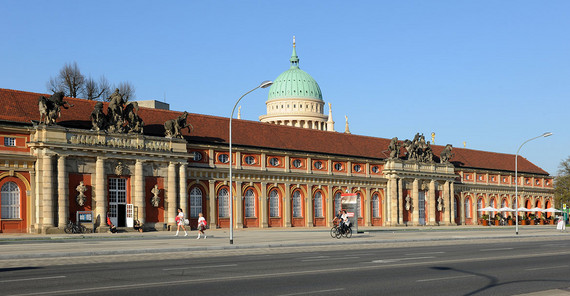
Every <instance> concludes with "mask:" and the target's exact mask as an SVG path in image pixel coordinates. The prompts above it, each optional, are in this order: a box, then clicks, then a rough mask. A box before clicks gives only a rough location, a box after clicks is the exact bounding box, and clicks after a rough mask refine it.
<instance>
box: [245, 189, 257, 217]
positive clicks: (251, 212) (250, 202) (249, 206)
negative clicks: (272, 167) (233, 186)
mask: <svg viewBox="0 0 570 296" xmlns="http://www.w3.org/2000/svg"><path fill="white" fill-rule="evenodd" d="M243 199H244V203H245V217H246V218H255V193H254V192H253V189H251V188H250V189H248V190H246V191H245V195H244V197H243Z"/></svg>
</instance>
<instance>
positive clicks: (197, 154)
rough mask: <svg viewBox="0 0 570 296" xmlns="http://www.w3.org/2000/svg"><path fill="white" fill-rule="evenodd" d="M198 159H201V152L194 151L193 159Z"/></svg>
mask: <svg viewBox="0 0 570 296" xmlns="http://www.w3.org/2000/svg"><path fill="white" fill-rule="evenodd" d="M200 160H202V153H200V152H198V151H194V161H200Z"/></svg>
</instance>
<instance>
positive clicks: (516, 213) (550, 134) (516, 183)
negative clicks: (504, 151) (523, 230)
mask: <svg viewBox="0 0 570 296" xmlns="http://www.w3.org/2000/svg"><path fill="white" fill-rule="evenodd" d="M548 136H552V133H551V132H546V133H544V134H542V135H540V136H536V137H534V138H532V139H528V140H526V141H524V142H523V143H522V144H521V145H520V146H519V149H518V150H517V154H516V155H515V225H516V227H515V232H516V234H517V235H518V234H519V178H518V159H519V151H521V148H522V146H523V145H524V144H526V143H528V142H530V141H532V140H534V139H538V138H540V137H548Z"/></svg>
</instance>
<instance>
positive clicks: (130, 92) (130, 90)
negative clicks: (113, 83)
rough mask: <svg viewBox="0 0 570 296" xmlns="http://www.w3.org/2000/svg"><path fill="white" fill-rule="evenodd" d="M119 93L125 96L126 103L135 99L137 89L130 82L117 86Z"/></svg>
mask: <svg viewBox="0 0 570 296" xmlns="http://www.w3.org/2000/svg"><path fill="white" fill-rule="evenodd" d="M117 88H118V89H119V93H120V94H121V95H122V96H123V100H125V102H128V101H130V100H131V99H134V98H135V87H134V86H133V85H132V84H131V83H130V82H128V81H125V82H121V83H119V85H118V86H117Z"/></svg>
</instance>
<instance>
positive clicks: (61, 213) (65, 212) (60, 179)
mask: <svg viewBox="0 0 570 296" xmlns="http://www.w3.org/2000/svg"><path fill="white" fill-rule="evenodd" d="M65 158H66V156H65V155H60V156H59V158H58V160H57V208H58V222H57V227H59V228H62V229H63V228H65V226H66V225H67V221H68V220H69V198H67V196H68V195H69V189H68V188H69V184H68V182H69V179H68V178H67V170H66V169H65Z"/></svg>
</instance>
